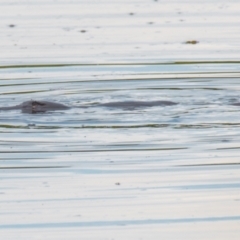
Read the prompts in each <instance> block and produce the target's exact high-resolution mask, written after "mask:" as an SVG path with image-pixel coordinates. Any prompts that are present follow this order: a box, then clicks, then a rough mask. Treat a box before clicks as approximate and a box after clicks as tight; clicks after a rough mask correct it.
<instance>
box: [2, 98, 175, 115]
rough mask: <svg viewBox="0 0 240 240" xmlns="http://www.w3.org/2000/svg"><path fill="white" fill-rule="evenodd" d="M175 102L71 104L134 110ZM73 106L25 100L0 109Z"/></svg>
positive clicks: (35, 110)
mask: <svg viewBox="0 0 240 240" xmlns="http://www.w3.org/2000/svg"><path fill="white" fill-rule="evenodd" d="M176 104H177V103H175V102H171V101H149V102H144V101H125V102H124V101H123V102H109V103H99V104H94V105H84V106H73V107H75V108H88V107H108V108H122V109H126V110H134V109H137V108H144V107H155V106H171V105H176ZM73 107H69V106H66V105H64V104H61V103H55V102H50V101H26V102H23V103H22V104H19V105H16V106H12V107H0V111H7V110H21V111H22V113H30V114H34V113H44V112H48V111H58V110H67V109H70V108H73Z"/></svg>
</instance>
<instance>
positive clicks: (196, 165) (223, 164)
mask: <svg viewBox="0 0 240 240" xmlns="http://www.w3.org/2000/svg"><path fill="white" fill-rule="evenodd" d="M228 165H240V162H239V163H205V164H186V165H177V166H176V167H205V166H207V167H208V166H228Z"/></svg>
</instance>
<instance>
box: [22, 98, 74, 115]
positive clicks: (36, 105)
mask: <svg viewBox="0 0 240 240" xmlns="http://www.w3.org/2000/svg"><path fill="white" fill-rule="evenodd" d="M21 107H22V112H23V113H30V114H36V113H45V112H47V111H57V110H66V109H69V107H67V106H65V105H63V104H60V103H54V102H48V101H34V100H31V101H26V102H24V103H22V106H21Z"/></svg>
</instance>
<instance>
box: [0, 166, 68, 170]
mask: <svg viewBox="0 0 240 240" xmlns="http://www.w3.org/2000/svg"><path fill="white" fill-rule="evenodd" d="M39 168H69V166H37V167H29V166H26V167H0V170H3V169H39Z"/></svg>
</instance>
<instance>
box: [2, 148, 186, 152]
mask: <svg viewBox="0 0 240 240" xmlns="http://www.w3.org/2000/svg"><path fill="white" fill-rule="evenodd" d="M183 149H188V148H187V147H183V148H136V149H132V148H129V149H99V150H93V149H91V150H64V151H61V150H56V151H12V150H11V151H0V153H49V152H50V153H54V152H57V153H59V152H63V153H64V152H70V153H72V152H128V151H138V152H139V151H169V150H183Z"/></svg>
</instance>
